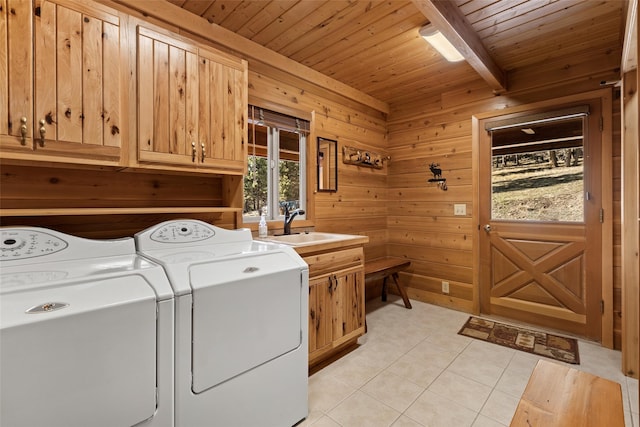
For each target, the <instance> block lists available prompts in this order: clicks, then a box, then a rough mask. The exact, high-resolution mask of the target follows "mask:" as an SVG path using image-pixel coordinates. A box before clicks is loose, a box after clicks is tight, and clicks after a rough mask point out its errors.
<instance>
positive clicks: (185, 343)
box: [135, 220, 309, 427]
mask: <svg viewBox="0 0 640 427" xmlns="http://www.w3.org/2000/svg"><path fill="white" fill-rule="evenodd" d="M135 239H136V245H137V249H138V251H139V253H141V254H142V255H144V256H147V257H149V258H150V259H151V260H153V261H155V262H157V263H159V264H161V265H162V266H163V267H164V268H165V271H166V272H167V275H168V276H169V280H170V281H171V284H172V286H173V290H174V294H175V301H176V335H175V336H176V367H175V372H176V378H175V384H176V389H175V399H176V400H175V401H176V406H175V411H176V418H175V419H176V426H181V427H200V426H203V427H204V426H207V427H234V426H238V427H286V426H291V425H294V424H296V423H298V422H299V421H301V420H302V419H304V418H305V417H306V416H307V414H308V403H307V385H308V366H307V363H308V354H307V353H308V344H307V339H308V338H307V336H308V320H307V309H308V298H309V270H308V266H307V264H306V263H305V262H304V261H303V260H302V258H301V257H300V256H299V255H298V254H297V253H296V252H295V251H294V250H293V249H292V248H290V247H284V246H279V245H274V244H270V243H263V242H258V241H253V240H252V237H251V232H250V231H249V230H247V229H244V230H225V229H222V228H219V227H215V226H212V225H210V224H207V223H205V222H201V221H195V220H181V221H168V222H164V223H161V224H158V225H156V226H154V227H151V228H149V229H147V230H145V231H143V232H140V233H138V234H136V236H135Z"/></svg>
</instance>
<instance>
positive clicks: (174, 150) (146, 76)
mask: <svg viewBox="0 0 640 427" xmlns="http://www.w3.org/2000/svg"><path fill="white" fill-rule="evenodd" d="M243 65H244V68H243ZM234 67H235V68H234ZM246 92H247V80H246V63H245V62H243V61H241V60H238V59H233V58H227V57H226V56H224V55H222V54H220V53H217V52H214V51H209V50H207V49H206V48H203V47H201V46H196V45H195V43H190V42H189V41H188V40H186V39H182V38H181V37H179V36H171V35H169V34H166V33H165V32H157V31H154V30H151V29H147V28H144V27H138V100H139V106H138V144H139V149H138V150H139V152H138V158H139V160H140V161H141V162H153V163H164V164H174V165H177V166H181V167H188V168H198V169H201V170H204V171H207V170H211V171H214V170H215V171H216V172H218V171H224V170H232V171H240V172H242V171H243V170H244V164H245V158H244V157H245V156H244V152H243V147H244V144H243V142H244V138H245V137H244V135H245V134H246V123H245V120H244V118H245V114H246V107H247V105H246V104H247V97H246Z"/></svg>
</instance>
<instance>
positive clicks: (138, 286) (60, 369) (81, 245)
mask: <svg viewBox="0 0 640 427" xmlns="http://www.w3.org/2000/svg"><path fill="white" fill-rule="evenodd" d="M0 233H1V237H0V249H1V250H0V425H2V426H3V427H5V426H6V427H18V426H25V427H34V426H61V427H62V426H64V427H87V426H92V427H95V426H104V427H114V426H133V425H136V426H145V427H150V426H154V427H158V426H173V415H174V414H173V385H174V384H173V364H174V361H173V349H174V345H173V338H174V337H173V322H174V306H173V304H174V301H173V291H172V289H171V285H170V284H169V281H168V279H167V277H166V275H165V274H164V271H163V269H162V267H160V266H159V265H157V264H154V263H152V262H150V261H148V260H147V259H144V258H143V257H141V256H139V255H137V254H136V251H135V243H134V240H133V239H132V238H128V239H119V240H105V241H97V240H88V239H82V238H78V237H74V236H69V235H66V234H63V233H59V232H56V231H53V230H48V229H43V228H35V227H20V228H18V227H11V228H2V229H0Z"/></svg>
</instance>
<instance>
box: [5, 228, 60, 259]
mask: <svg viewBox="0 0 640 427" xmlns="http://www.w3.org/2000/svg"><path fill="white" fill-rule="evenodd" d="M67 246H69V244H68V243H67V242H65V241H64V240H62V239H60V238H59V237H56V236H53V235H51V234H48V233H45V232H42V231H38V230H25V229H11V230H2V235H1V236H0V260H3V261H4V260H10V259H26V258H34V257H38V256H43V255H50V254H53V253H56V252H60V251H62V250H64V249H66V248H67Z"/></svg>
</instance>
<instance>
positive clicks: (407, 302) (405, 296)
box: [382, 273, 411, 308]
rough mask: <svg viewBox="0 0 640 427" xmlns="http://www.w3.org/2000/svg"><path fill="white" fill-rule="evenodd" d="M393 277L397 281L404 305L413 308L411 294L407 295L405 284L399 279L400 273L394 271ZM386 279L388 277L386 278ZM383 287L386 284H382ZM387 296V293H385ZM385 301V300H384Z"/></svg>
mask: <svg viewBox="0 0 640 427" xmlns="http://www.w3.org/2000/svg"><path fill="white" fill-rule="evenodd" d="M391 277H393V281H394V282H395V283H396V287H397V288H398V292H400V295H401V296H402V301H404V306H405V307H407V308H411V301H409V296H408V295H407V291H406V290H405V289H404V286H402V285H401V284H400V282H399V281H398V273H393V274H392V275H391ZM385 280H386V278H385ZM382 289H384V285H382ZM385 296H386V295H385ZM383 301H385V300H383Z"/></svg>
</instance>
